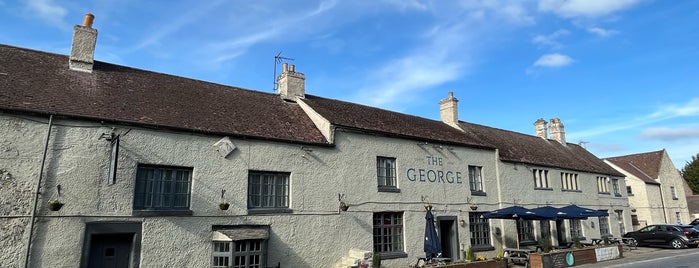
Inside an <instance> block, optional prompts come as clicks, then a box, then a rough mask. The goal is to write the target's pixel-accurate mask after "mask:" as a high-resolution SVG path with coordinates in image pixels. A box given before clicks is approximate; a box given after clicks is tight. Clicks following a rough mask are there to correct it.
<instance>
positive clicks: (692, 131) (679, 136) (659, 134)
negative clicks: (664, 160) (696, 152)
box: [641, 127, 699, 141]
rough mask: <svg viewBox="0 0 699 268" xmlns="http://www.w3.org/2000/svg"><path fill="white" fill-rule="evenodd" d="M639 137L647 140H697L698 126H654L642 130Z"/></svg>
mask: <svg viewBox="0 0 699 268" xmlns="http://www.w3.org/2000/svg"><path fill="white" fill-rule="evenodd" d="M641 138H643V139H648V140H662V141H677V140H689V139H697V140H699V127H694V128H670V127H656V128H649V129H645V130H643V132H641Z"/></svg>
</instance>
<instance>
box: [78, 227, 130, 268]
mask: <svg viewBox="0 0 699 268" xmlns="http://www.w3.org/2000/svg"><path fill="white" fill-rule="evenodd" d="M133 237H134V234H133V233H131V234H95V235H92V241H91V242H92V243H91V245H90V261H89V264H88V267H100V268H128V267H129V264H130V263H131V249H132V248H133Z"/></svg>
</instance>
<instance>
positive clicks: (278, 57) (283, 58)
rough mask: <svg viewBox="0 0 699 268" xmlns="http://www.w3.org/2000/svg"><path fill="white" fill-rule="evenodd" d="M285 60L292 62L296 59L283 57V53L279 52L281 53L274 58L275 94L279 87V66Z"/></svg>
mask: <svg viewBox="0 0 699 268" xmlns="http://www.w3.org/2000/svg"><path fill="white" fill-rule="evenodd" d="M283 60H287V61H292V60H294V59H292V58H287V57H282V52H281V51H279V53H278V54H277V55H276V56H274V80H273V81H274V89H273V91H275V92H276V91H277V86H278V85H279V84H278V83H277V64H279V63H281V62H282V61H283Z"/></svg>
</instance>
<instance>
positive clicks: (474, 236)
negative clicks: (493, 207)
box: [468, 212, 495, 251]
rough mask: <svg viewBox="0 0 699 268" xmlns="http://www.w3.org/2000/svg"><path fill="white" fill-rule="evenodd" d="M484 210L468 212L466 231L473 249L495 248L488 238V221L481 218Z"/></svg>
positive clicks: (486, 249) (485, 249) (487, 249)
mask: <svg viewBox="0 0 699 268" xmlns="http://www.w3.org/2000/svg"><path fill="white" fill-rule="evenodd" d="M485 213H486V212H469V213H468V231H469V235H470V242H471V246H472V249H473V251H489V250H493V249H495V248H494V247H493V245H492V241H491V239H490V221H489V220H488V219H485V218H483V217H482V216H483V214H485Z"/></svg>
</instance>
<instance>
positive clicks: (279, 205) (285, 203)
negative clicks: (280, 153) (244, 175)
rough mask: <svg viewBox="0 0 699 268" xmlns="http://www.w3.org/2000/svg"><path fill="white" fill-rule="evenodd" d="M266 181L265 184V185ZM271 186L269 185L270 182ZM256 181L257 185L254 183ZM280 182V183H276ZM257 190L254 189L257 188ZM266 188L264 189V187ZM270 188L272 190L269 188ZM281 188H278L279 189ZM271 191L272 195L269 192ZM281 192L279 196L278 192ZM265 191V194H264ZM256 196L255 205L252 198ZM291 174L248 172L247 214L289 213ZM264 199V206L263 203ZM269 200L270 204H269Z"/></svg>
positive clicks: (260, 171)
mask: <svg viewBox="0 0 699 268" xmlns="http://www.w3.org/2000/svg"><path fill="white" fill-rule="evenodd" d="M265 179H267V183H265ZM270 179H271V180H272V181H271V184H270V181H269V180H270ZM253 180H257V181H259V182H258V183H254V182H255V181H253ZM278 180H281V183H280V182H279V181H278ZM258 186H259V189H256V188H258ZM265 186H266V187H265ZM270 186H271V187H272V188H270ZM280 186H281V188H278V187H280ZM270 190H272V193H270V192H269V191H270ZM280 190H281V194H279V193H278V192H279V191H280ZM265 191H267V192H265ZM255 196H257V197H258V198H259V200H258V201H257V203H256V202H255V201H254V200H253V198H254V197H255ZM290 197H291V173H289V172H277V171H262V170H249V171H248V193H247V209H248V214H260V213H291V212H292V210H291V198H290ZM263 199H266V202H265V203H266V204H262V203H263V201H264V200H263ZM270 199H272V201H271V202H272V203H273V204H270Z"/></svg>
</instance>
